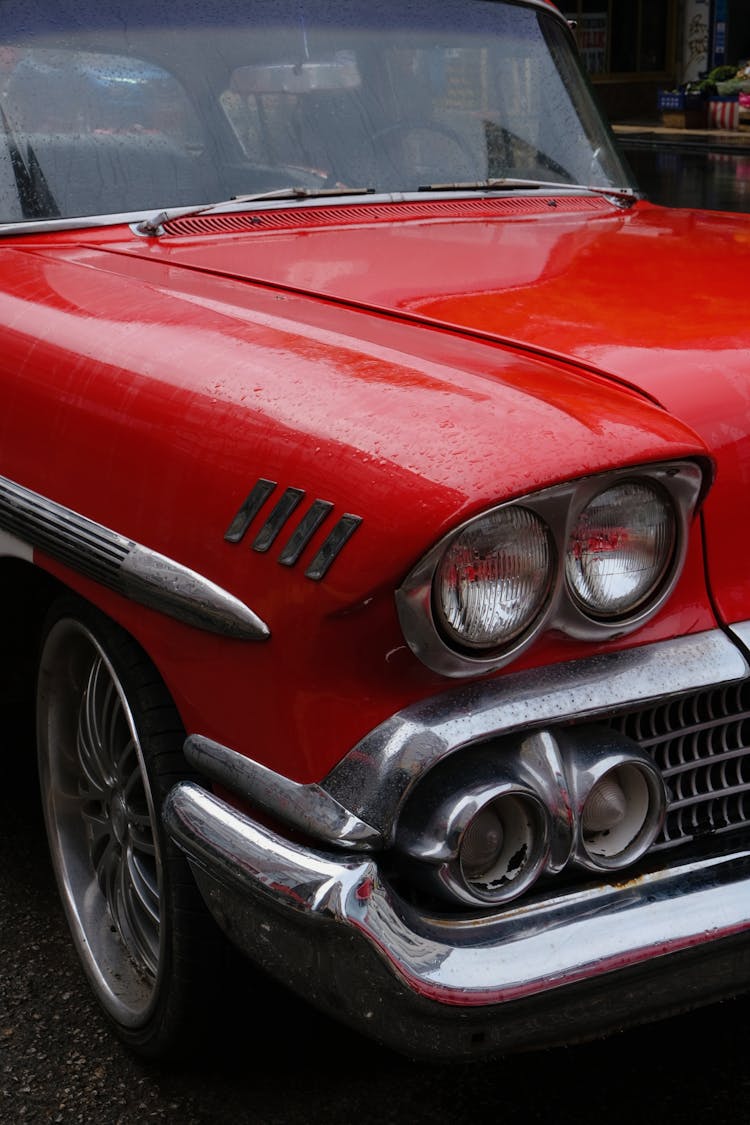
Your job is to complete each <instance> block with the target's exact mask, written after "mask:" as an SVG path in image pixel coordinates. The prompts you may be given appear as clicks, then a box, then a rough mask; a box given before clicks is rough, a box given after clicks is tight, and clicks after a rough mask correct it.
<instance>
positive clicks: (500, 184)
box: [419, 177, 640, 204]
mask: <svg viewBox="0 0 750 1125" xmlns="http://www.w3.org/2000/svg"><path fill="white" fill-rule="evenodd" d="M515 188H519V189H523V188H531V189H539V188H542V189H546V188H553V189H554V190H555V191H590V192H594V193H595V194H596V195H605V196H607V198H611V199H621V200H623V201H625V202H627V203H628V204H632V203H635V201H636V200H637V199H639V198H640V197H639V195H638V193H637V192H636V191H635V190H634V189H633V188H627V187H600V186H599V185H594V184H566V183H560V181H559V180H518V179H514V178H512V177H511V178H497V179H488V180H467V181H466V182H465V183H452V184H422V185H420V187H419V191H506V190H507V191H513V190H514V189H515Z"/></svg>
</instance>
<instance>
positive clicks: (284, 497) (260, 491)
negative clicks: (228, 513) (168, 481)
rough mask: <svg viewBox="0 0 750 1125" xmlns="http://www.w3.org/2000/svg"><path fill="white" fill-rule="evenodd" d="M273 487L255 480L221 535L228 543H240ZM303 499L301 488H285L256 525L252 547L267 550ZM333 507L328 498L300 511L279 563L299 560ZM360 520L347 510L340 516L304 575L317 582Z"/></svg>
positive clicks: (274, 488)
mask: <svg viewBox="0 0 750 1125" xmlns="http://www.w3.org/2000/svg"><path fill="white" fill-rule="evenodd" d="M276 487H277V484H276V481H272V480H267V479H266V478H265V477H261V478H260V479H259V480H258V481H256V483H255V484H254V485H253V488H252V489H251V491H250V493H249V494H248V496H247V497H246V499H245V500H244V501H243V502H242V505H241V506H240V508H239V510H238V511H237V513H236V515H235V516H234V518H233V519H232V522H231V523H230V525H229V527H228V528H227V530H226V531H225V533H224V538H225V539H226V541H227V542H228V543H240V542H242V540H243V539H244V538H245V535H246V534H247V532H248V530H249V528H250V525H251V524H252V523H253V521H254V520H255V519H256V517H257V516H259V515H260V513H261V509H262V508H263V507H264V506H265V504H266V501H267V500H269V499H270V497H271V494H272V493H273V492H275V490H276ZM304 499H305V491H304V489H302V488H287V489H285V490H284V492H283V493H282V494H281V497H280V498H279V499H278V500H277V501H276V503H275V504H274V506H273V508H272V510H271V511H270V513H268V514H267V515H266V518H265V520H264V521H263V523H262V524H260V526H258V527H256V531H255V537H254V539H253V541H252V543H251V546H252V549H253V550H254V551H258V552H259V553H260V554H265V552H266V551H270V549H271V547H272V546H273V545H274V543H275V542H276V540H277V538H278V537H279V535H280V534H281V533H282V531H284V530H285V528H287V526H288V524H289V521H290V520H291V518H292V516H293V515H294V513H295V512H296V511H297V509H298V508H299V507H300V505H302V503H303V501H304ZM333 508H334V505H333V504H332V503H331V501H330V500H313V501H312V503H311V504H310V505H309V506H308V507H307V509H306V510H304V511H303V514H302V517H301V519H300V520H299V522H298V523H297V524H296V526H295V527H294V530H293V531H292V532H291V535H289V537H288V538H287V539H286V540H285V541H284V544H283V546H282V548H281V552H280V554H279V556H278V561H279V562H280V563H281V565H282V566H294V565H295V564H296V563H297V562H298V561H299V559H300V557H301V556H302V554H303V552H304V551H305V549H306V548H307V546H308V545H309V544H310V543H311V542H312V539H313V536H314V535H315V533H316V531H317V530H318V528H320V527H322V526H323V524H324V523H325V521H326V520H327V519H328V516H329V515H330V514H331V512H332V511H333ZM361 522H362V518H361V516H355V515H352V514H351V513H349V512H346V513H344V514H343V515H341V516H340V517H339V519H338V520H337V521H336V523H335V524H334V525H333V527H332V528H331V530H330V531H329V532H328V535H327V536H326V538H325V539H324V540H323V542H322V543H321V544H320V546H319V548H318V550H317V552H316V554H315V555H314V557H313V558H312V560H311V561H310V563H309V564H308V566H307V568H306V570H305V577H306V578H311V579H312V580H313V581H314V582H320V581H321V579H322V578H324V577H325V575H326V573H327V572H328V570H329V568H330V566H331V565H332V563H333V562H334V560H335V559H336V557H337V555H338V554H339V552H340V551H341V550H342V548H343V547H344V546H345V545H346V543H348V541H349V539H350V538H351V537H352V535H353V534H354V532H355V531H356V530H357V528H358V527H359V525H360V524H361Z"/></svg>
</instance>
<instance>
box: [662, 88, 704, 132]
mask: <svg viewBox="0 0 750 1125" xmlns="http://www.w3.org/2000/svg"><path fill="white" fill-rule="evenodd" d="M657 104H658V107H659V110H660V114H661V123H662V125H666V126H667V128H669V129H704V128H705V127H706V102H705V100H704V99H703V97H702V96H701V95H700V94H686V93H683V92H682V91H680V90H659V92H658V94H657Z"/></svg>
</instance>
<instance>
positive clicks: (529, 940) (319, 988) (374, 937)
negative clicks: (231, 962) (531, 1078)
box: [166, 783, 750, 1057]
mask: <svg viewBox="0 0 750 1125" xmlns="http://www.w3.org/2000/svg"><path fill="white" fill-rule="evenodd" d="M166 818H167V824H168V827H169V830H170V832H171V833H172V835H173V837H174V839H176V840H177V842H178V843H179V844H180V846H181V847H182V848H183V849H184V851H185V852H186V854H187V855H188V857H189V859H190V863H191V866H192V868H193V871H194V873H195V876H196V879H197V881H198V884H199V886H200V887H201V890H202V892H203V895H204V897H205V899H206V902H207V904H208V906H209V908H210V909H211V911H212V913H213V914H214V916H215V917H216V919H217V920H218V922H219V924H220V925H221V926H222V927H223V928H224V929H225V931H226V933H227V935H228V936H229V938H230V939H231V940H232V941H233V942H234V944H236V945H237V946H238V947H239V948H240V949H241V950H242V951H243V952H245V953H246V954H248V955H249V956H250V957H251V959H252V960H254V961H255V962H257V963H259V964H260V965H261V966H262V967H263V968H265V969H266V970H267V971H269V972H270V973H271V974H272V975H275V976H277V977H278V978H279V979H281V980H283V982H284V983H285V984H288V985H290V986H291V987H292V988H293V989H295V990H296V991H298V992H300V993H301V994H303V995H305V996H306V997H307V998H308V999H309V1000H311V1001H312V1002H313V1003H316V1004H318V1006H319V1007H321V1008H323V1009H324V1010H327V1011H329V1012H330V1013H332V1014H334V1015H336V1016H338V1017H340V1018H343V1019H345V1020H346V1021H347V1022H349V1023H351V1024H353V1025H355V1026H358V1027H359V1028H360V1029H361V1030H363V1031H365V1032H368V1033H370V1034H371V1035H373V1036H374V1037H375V1038H377V1039H379V1040H381V1041H383V1042H385V1043H387V1044H389V1045H391V1046H394V1047H396V1048H398V1049H400V1050H404V1051H406V1052H407V1053H411V1054H414V1055H418V1056H430V1055H431V1054H433V1053H434V1054H437V1055H445V1054H452V1055H454V1056H455V1057H461V1056H470V1055H472V1054H475V1053H477V1052H482V1051H492V1050H509V1049H512V1048H514V1047H519V1046H525V1045H542V1044H543V1043H545V1042H555V1041H559V1040H563V1039H569V1038H571V1037H575V1036H576V1035H577V1036H580V1035H582V1034H586V1033H591V1032H592V1031H595V1030H597V1029H599V1030H606V1029H608V1028H610V1027H615V1026H619V1024H620V1022H632V1021H633V1020H634V1019H638V1018H645V1017H646V1016H647V1015H648V1014H649V1012H650V1011H652V1010H653V1009H652V1007H651V1006H652V1005H653V1004H655V1003H658V1009H657V1010H662V1009H663V1010H664V1011H670V1010H673V1009H675V1008H679V1007H686V1006H688V1005H689V1004H692V1003H697V1002H700V1001H701V1000H705V999H711V998H713V997H716V996H720V995H722V994H723V993H726V992H731V991H734V990H740V989H741V988H742V987H743V986H745V985H746V984H747V983H748V981H750V958H749V957H748V954H747V950H746V947H745V946H744V944H741V945H739V947H738V948H737V949H735V948H734V945H735V944H736V943H732V942H731V941H730V940H729V939H733V938H735V939H736V938H737V937H738V935H747V934H748V931H750V851H730V852H727V853H726V854H725V855H723V856H722V857H721V858H716V857H715V856H714V857H712V858H710V859H704V860H692V861H690V862H685V863H683V864H680V865H678V866H675V867H672V868H671V869H667V870H661V871H657V872H654V873H652V874H650V875H648V876H642V877H641V878H639V879H638V880H634V881H632V882H630V883H627V884H620V885H617V884H613V885H612V886H611V887H610V888H609V889H605V890H602V888H601V887H597V888H596V891H595V892H592V891H586V890H583V891H581V892H579V893H574V894H568V895H566V896H564V897H561V898H559V899H557V900H546V901H544V902H543V903H541V904H536V905H534V904H525V905H521V906H516V907H515V908H514V909H512V910H507V911H505V912H504V913H503V914H502V916H499V917H493V918H489V919H480V918H474V919H472V920H465V919H464V920H461V921H455V920H446V919H444V918H430V917H427V916H425V915H422V914H418V913H415V912H413V911H411V910H410V909H409V908H407V907H405V905H404V904H403V903H401V902H399V901H398V900H396V899H395V898H394V896H393V895H392V893H391V892H390V890H389V888H388V886H387V885H386V884H384V882H383V881H382V880H381V878H380V875H379V871H378V866H377V863H376V862H374V861H373V860H372V859H367V858H356V857H354V856H346V857H343V858H342V857H340V856H339V857H336V856H333V855H331V854H326V853H324V852H317V851H313V850H311V849H309V848H302V847H299V846H298V845H295V844H291V843H289V842H288V841H286V840H284V839H282V838H281V837H280V836H278V835H276V834H275V833H274V832H272V831H270V830H269V829H268V828H265V827H262V826H260V825H259V824H256V823H253V822H252V821H251V820H250V819H249V818H248V817H246V816H244V815H242V814H241V813H238V812H237V811H236V810H235V809H232V808H231V807H230V806H229V805H227V804H225V803H224V802H223V801H221V800H219V799H218V798H216V797H214V796H213V795H211V794H209V793H207V792H206V791H205V790H203V789H201V788H200V787H198V786H196V785H194V784H192V783H184V784H182V785H179V786H178V787H177V788H176V789H174V790H173V791H172V793H171V794H170V796H169V798H168V801H167V806H166ZM708 946H711V947H714V949H715V955H716V967H715V971H713V972H712V971H711V969H709V970H708V971H705V970H701V972H700V974H698V975H697V976H696V975H695V974H690V975H691V977H692V980H691V984H690V987H689V988H687V989H686V987H685V985H684V984H677V983H674V984H672V983H671V982H672V980H673V979H674V977H675V971H677V972H678V974H679V970H680V968H681V962H680V959H679V958H676V957H675V958H674V964H672V963H671V962H672V960H673V958H672V956H671V955H677V954H680V953H683V952H686V951H691V952H692V953H694V954H700V953H704V952H706V951H707V947H708ZM724 946H726V949H725V948H724ZM665 959H669V962H670V963H669V964H667V962H666V960H665ZM645 965H647V966H648V970H649V972H648V976H649V985H648V987H647V988H645V989H643V990H633V989H632V984H631V976H633V975H635V976H636V977H637V975H638V974H637V973H635V974H630V973H629V972H628V970H637V969H638V968H639V967H643V966H645ZM620 978H622V979H620ZM724 978H726V979H725V981H724ZM608 984H609V988H608V987H607V985H608ZM594 985H600V986H602V987H603V989H604V991H603V992H602V994H601V996H600V1000H601V1002H602V1007H603V1012H602V1013H600V1015H599V1017H598V1018H597V1014H596V998H595V996H594V997H593V998H592V996H591V995H589V998H588V999H587V998H586V994H587V992H589V993H590V991H591V990H590V989H587V987H586V986H594ZM610 989H611V995H610ZM623 990H624V991H625V992H627V993H629V994H630V993H632V997H633V998H635V1002H633V1000H632V999H631V1001H629V1002H628V1003H627V1004H625V1005H624V1006H623V1007H622V1008H621V1007H620V1004H619V1003H618V994H622V993H623ZM639 991H640V999H638V992H639ZM545 998H547V1006H546V1007H545V1005H544V1004H543V1003H542V1004H539V1003H537V1004H535V1005H528V1004H526V1005H525V1004H524V1003H523V1001H528V1000H530V999H536V1000H544V999H545ZM605 998H606V999H605ZM519 1002H520V1003H519ZM577 1008H579V1009H580V1016H579V1018H578V1020H576V1017H575V1012H576V1009H577ZM555 1010H558V1011H559V1012H560V1018H559V1021H558V1023H557V1024H556V1023H555ZM540 1013H544V1018H543V1020H542V1022H541V1023H540V1018H541V1017H540Z"/></svg>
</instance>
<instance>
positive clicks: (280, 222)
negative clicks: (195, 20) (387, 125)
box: [164, 195, 612, 236]
mask: <svg viewBox="0 0 750 1125" xmlns="http://www.w3.org/2000/svg"><path fill="white" fill-rule="evenodd" d="M611 210H612V204H611V203H609V202H608V201H607V200H606V199H604V198H601V197H600V196H565V195H563V196H549V195H547V196H539V197H535V198H531V199H530V198H528V197H527V196H524V197H522V198H521V197H518V198H517V197H513V198H503V199H455V200H453V199H451V200H446V199H441V200H437V199H436V200H425V201H419V202H413V203H369V204H362V203H356V204H348V205H343V206H331V205H328V206H325V207H311V206H309V205H305V206H302V207H300V206H298V205H297V206H291V207H285V208H283V209H279V210H268V211H242V212H236V213H233V214H231V215H230V214H218V215H183V216H182V217H178V218H174V219H168V220H167V221H166V222H165V223H164V231H165V232H166V233H167V234H171V235H183V236H184V235H193V234H195V235H200V234H238V233H241V232H245V231H256V232H261V231H266V230H279V229H283V230H292V229H305V230H309V229H310V227H334V226H342V225H351V224H356V225H361V224H366V223H388V222H393V221H394V220H408V219H413V220H422V221H424V220H430V219H456V218H474V219H477V218H478V219H484V218H487V219H492V218H506V217H508V216H512V215H540V214H548V213H549V212H550V211H554V212H556V213H558V214H577V213H581V212H592V211H593V212H605V211H611Z"/></svg>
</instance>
